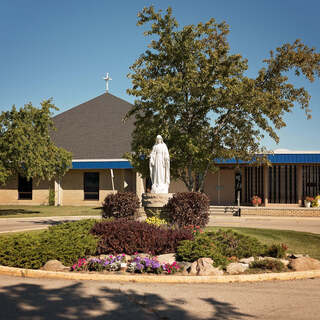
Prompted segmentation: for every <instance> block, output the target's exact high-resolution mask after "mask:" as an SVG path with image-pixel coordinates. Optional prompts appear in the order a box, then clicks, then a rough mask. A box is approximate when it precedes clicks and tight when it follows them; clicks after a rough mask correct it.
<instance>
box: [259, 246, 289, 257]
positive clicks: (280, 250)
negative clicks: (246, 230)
mask: <svg viewBox="0 0 320 320" xmlns="http://www.w3.org/2000/svg"><path fill="white" fill-rule="evenodd" d="M287 250H288V247H287V246H286V245H285V244H283V243H281V244H272V245H271V246H269V247H268V248H267V250H266V252H265V254H264V255H265V256H268V257H273V258H285V257H286V251H287Z"/></svg>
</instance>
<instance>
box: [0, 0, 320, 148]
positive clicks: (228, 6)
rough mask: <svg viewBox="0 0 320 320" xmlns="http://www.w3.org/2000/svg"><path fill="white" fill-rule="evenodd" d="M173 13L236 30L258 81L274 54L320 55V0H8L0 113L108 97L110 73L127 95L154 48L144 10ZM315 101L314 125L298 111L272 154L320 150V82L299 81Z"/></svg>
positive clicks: (238, 46)
mask: <svg viewBox="0 0 320 320" xmlns="http://www.w3.org/2000/svg"><path fill="white" fill-rule="evenodd" d="M150 4H153V5H155V7H156V8H157V9H166V8H167V7H168V6H171V7H172V8H173V14H174V15H175V17H176V18H177V20H178V22H179V23H180V24H181V25H185V24H196V23H198V22H200V21H202V22H205V21H207V20H208V19H210V18H211V17H214V18H215V19H216V20H217V21H218V22H219V21H222V20H224V21H226V22H227V23H228V24H229V26H230V35H229V38H228V39H229V42H230V46H231V51H232V52H237V53H240V54H242V55H243V56H244V57H246V58H247V59H248V60H249V70H248V75H249V76H252V77H254V76H255V75H256V73H257V70H259V69H260V68H261V67H262V66H263V64H262V60H263V59H264V58H266V57H268V53H269V51H270V50H271V49H275V48H276V47H277V46H280V45H281V44H283V43H287V42H293V41H294V40H295V39H297V38H300V39H301V40H302V41H303V42H304V43H306V44H307V45H309V46H314V47H316V48H317V50H318V51H319V52H320V37H319V30H320V19H319V12H320V4H319V1H317V0H305V1H297V0H282V1H278V0H260V1H257V0H242V1H239V0H228V1H227V0H225V1H221V0H211V1H210V0H198V1H194V0H176V1H166V0H162V1H152V2H150V1H142V0H135V1H130V0H127V1H121V0H118V1H108V0H91V1H85V0H68V1H65V0H55V1H43V0H30V1H25V0H1V1H0V43H1V50H0V111H3V110H7V109H9V108H11V106H12V105H13V104H15V105H16V106H22V105H23V104H25V103H27V102H29V101H31V102H32V103H33V104H34V105H38V104H39V102H40V101H41V100H43V99H46V98H49V97H52V98H53V99H54V102H55V104H56V105H57V106H58V107H59V108H60V111H64V110H67V109H69V108H71V107H74V106H76V105H78V104H80V103H82V102H85V101H87V100H89V99H91V98H94V97H95V96H97V95H100V94H102V93H103V92H104V88H105V83H104V81H103V80H102V77H103V75H104V74H105V73H106V72H109V73H110V75H111V78H112V79H113V80H112V81H111V83H110V93H112V94H114V95H116V96H118V97H121V98H123V99H126V100H128V101H130V102H132V101H133V99H132V97H129V96H128V95H127V94H126V89H127V88H128V87H129V86H130V81H129V80H128V79H127V77H126V75H127V73H128V71H129V69H128V68H129V66H130V65H131V64H132V63H133V62H134V61H135V59H136V58H137V57H138V56H139V54H140V53H142V52H143V51H144V50H145V49H146V45H147V43H148V39H147V38H145V37H144V36H143V34H142V31H143V30H142V29H141V28H140V27H137V26H136V21H137V13H138V11H139V10H141V9H142V8H143V7H144V6H149V5H150ZM294 81H295V83H296V84H298V85H301V86H305V88H307V89H308V91H309V93H310V94H311V96H312V99H311V104H310V105H311V108H312V116H313V118H312V120H306V117H305V115H304V112H303V111H301V110H299V109H298V108H296V109H295V110H294V112H293V113H291V114H289V115H288V116H286V119H287V127H286V128H284V129H282V130H281V131H280V133H279V135H280V143H279V145H275V144H274V143H273V142H272V141H270V139H266V140H265V141H264V144H265V145H266V146H267V147H268V148H271V149H275V148H287V149H293V150H320V145H319V143H318V141H319V138H318V134H319V122H320V90H319V89H320V80H319V79H317V80H316V81H315V82H314V83H312V84H310V83H309V82H307V81H305V80H304V79H303V78H301V79H300V78H299V79H294Z"/></svg>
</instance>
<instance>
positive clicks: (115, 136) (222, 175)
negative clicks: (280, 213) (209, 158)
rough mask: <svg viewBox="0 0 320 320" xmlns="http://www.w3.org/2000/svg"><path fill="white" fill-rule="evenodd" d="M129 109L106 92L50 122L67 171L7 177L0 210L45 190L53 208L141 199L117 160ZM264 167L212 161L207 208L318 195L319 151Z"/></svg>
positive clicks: (279, 157)
mask: <svg viewBox="0 0 320 320" xmlns="http://www.w3.org/2000/svg"><path fill="white" fill-rule="evenodd" d="M131 107H132V105H131V104H130V103H128V102H126V101H124V100H122V99H120V98H117V97H115V96H114V95H112V94H110V93H108V92H107V93H104V94H102V95H100V96H98V97H96V98H94V99H92V100H89V101H87V102H85V103H83V104H80V105H79V106H76V107H74V108H71V109H69V110H67V111H65V112H62V113H60V114H58V115H57V116H55V117H54V118H53V120H54V124H55V126H56V128H57V130H56V131H55V132H54V133H53V135H52V138H53V140H54V142H55V143H56V144H57V146H59V147H63V148H65V149H66V150H68V151H70V152H72V154H73V160H72V168H71V169H70V170H69V171H68V172H67V174H66V175H65V176H64V177H62V178H61V180H60V181H58V180H57V181H55V182H54V183H53V182H52V183H49V182H40V183H39V184H38V183H34V182H33V181H27V180H26V179H24V178H23V177H18V176H17V177H12V178H11V179H10V180H9V181H8V183H7V184H6V185H5V186H0V204H2V205H4V204H5V205H11V204H12V205H13V204H14V205H18V204H21V205H27V204H30V205H46V204H48V203H49V194H50V190H54V195H55V204H56V205H69V206H70V205H90V206H100V205H101V202H102V201H103V200H104V198H105V197H106V196H107V195H108V194H110V193H114V192H117V191H133V192H136V193H137V194H138V196H140V197H141V194H142V193H144V192H145V190H146V181H145V180H144V179H141V177H140V175H139V174H138V173H136V172H135V171H134V169H133V168H132V166H131V164H130V162H129V161H128V160H126V159H124V158H123V155H124V153H126V152H128V151H130V143H131V133H132V131H133V128H134V125H133V121H132V120H129V121H126V123H124V122H123V121H122V119H123V118H124V116H125V114H126V113H127V112H128V110H129V109H130V108H131ZM169 152H170V150H169ZM269 161H270V163H271V164H272V165H271V166H269V167H268V166H259V167H257V166H252V165H250V164H249V163H245V162H241V163H240V164H237V163H236V162H235V161H234V160H232V159H231V160H219V161H217V163H216V164H217V166H218V167H219V168H220V170H219V171H218V172H217V173H214V174H213V173H210V174H208V176H207V178H206V180H205V187H204V191H205V193H206V194H207V195H208V197H209V198H210V201H211V204H213V205H234V204H235V203H236V202H237V200H238V199H237V198H239V201H240V202H241V204H242V205H249V204H250V203H251V198H252V196H254V195H258V196H259V197H261V199H262V203H263V205H264V206H283V205H286V206H293V207H298V206H301V205H303V200H304V198H305V197H306V196H315V195H317V194H318V193H320V151H315V152H290V151H287V150H282V151H281V150H279V151H276V152H275V153H274V154H272V155H269ZM178 191H186V188H185V186H184V184H183V183H182V182H178V181H171V184H170V190H169V192H178ZM51 192H52V191H51Z"/></svg>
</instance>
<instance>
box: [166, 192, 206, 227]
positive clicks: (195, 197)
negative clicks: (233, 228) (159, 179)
mask: <svg viewBox="0 0 320 320" xmlns="http://www.w3.org/2000/svg"><path fill="white" fill-rule="evenodd" d="M209 204H210V201H209V198H208V197H207V196H206V195H205V194H204V193H200V192H178V193H176V194H174V196H173V197H172V198H171V199H169V201H168V204H167V205H166V206H165V210H166V211H167V212H168V219H169V222H170V223H172V224H175V225H177V226H179V227H184V226H191V225H193V226H200V227H205V226H206V224H207V223H208V222H209Z"/></svg>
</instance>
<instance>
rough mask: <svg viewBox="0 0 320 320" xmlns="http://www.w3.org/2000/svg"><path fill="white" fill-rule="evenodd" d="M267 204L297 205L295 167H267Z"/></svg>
mask: <svg viewBox="0 0 320 320" xmlns="http://www.w3.org/2000/svg"><path fill="white" fill-rule="evenodd" d="M269 202H270V203H297V166H295V165H274V166H272V167H269Z"/></svg>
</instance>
